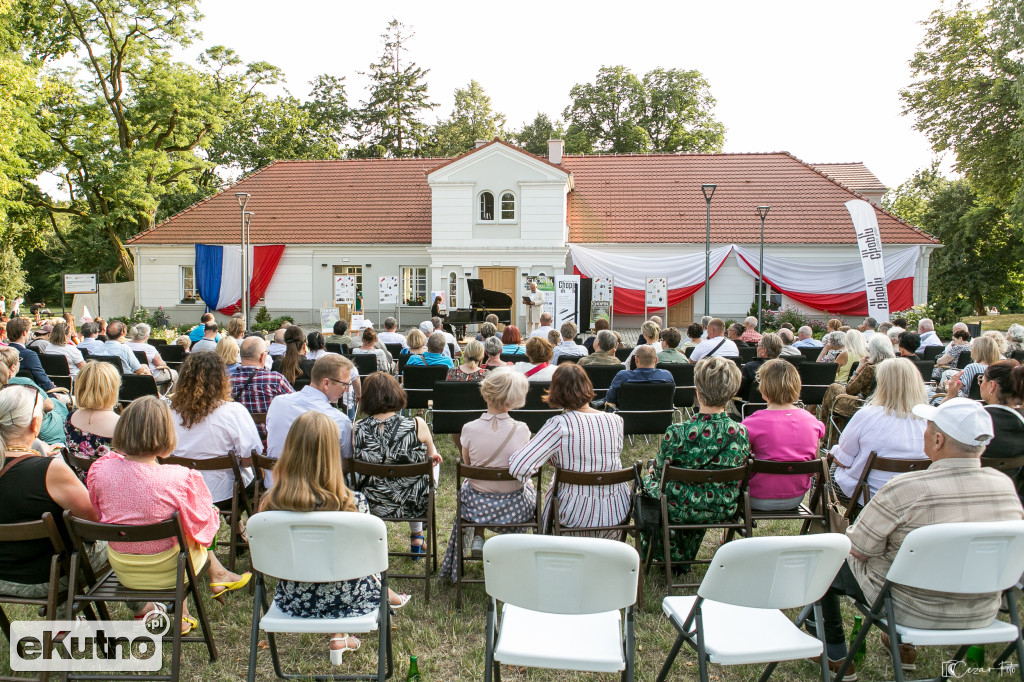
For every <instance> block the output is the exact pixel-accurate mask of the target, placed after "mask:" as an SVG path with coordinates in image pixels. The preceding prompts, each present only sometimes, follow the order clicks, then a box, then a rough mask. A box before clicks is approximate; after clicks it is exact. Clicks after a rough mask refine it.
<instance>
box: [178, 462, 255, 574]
mask: <svg viewBox="0 0 1024 682" xmlns="http://www.w3.org/2000/svg"><path fill="white" fill-rule="evenodd" d="M252 454H255V451H253V453H252ZM160 463H161V464H177V465H178V466H183V467H185V468H186V469H193V470H195V471H199V472H203V471H210V472H213V471H230V472H231V474H232V476H233V477H234V484H233V485H232V487H231V510H230V511H224V510H223V509H220V515H221V516H222V517H223V518H224V522H225V523H226V524H228V529H229V531H230V537H231V542H230V544H229V545H228V570H229V571H234V570H235V556H236V554H237V552H238V546H239V533H238V530H237V528H236V526H238V525H239V524H240V523H241V520H242V512H243V511H244V512H245V515H246V516H247V517H248V518H252V515H253V510H252V509H253V506H252V500H250V499H249V493H248V492H246V490H245V482H244V479H243V478H242V469H241V466H240V465H239V463H238V458H237V457H235V451H234V450H231V451H229V452H228V454H226V455H221V456H220V457H209V458H207V459H192V458H189V457H164V458H163V459H161V460H160ZM242 544H244V543H242Z"/></svg>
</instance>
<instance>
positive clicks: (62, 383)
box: [39, 353, 73, 391]
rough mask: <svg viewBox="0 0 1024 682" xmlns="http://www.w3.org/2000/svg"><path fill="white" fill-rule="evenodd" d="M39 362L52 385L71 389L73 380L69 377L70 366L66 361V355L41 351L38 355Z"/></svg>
mask: <svg viewBox="0 0 1024 682" xmlns="http://www.w3.org/2000/svg"><path fill="white" fill-rule="evenodd" d="M39 362H40V363H41V364H42V366H43V371H44V372H46V376H48V377H50V381H52V382H53V385H54V386H59V387H60V388H66V389H68V390H69V391H70V390H71V386H72V383H73V381H72V379H71V366H70V364H69V363H68V356H66V355H61V354H60V353H41V354H40V355H39Z"/></svg>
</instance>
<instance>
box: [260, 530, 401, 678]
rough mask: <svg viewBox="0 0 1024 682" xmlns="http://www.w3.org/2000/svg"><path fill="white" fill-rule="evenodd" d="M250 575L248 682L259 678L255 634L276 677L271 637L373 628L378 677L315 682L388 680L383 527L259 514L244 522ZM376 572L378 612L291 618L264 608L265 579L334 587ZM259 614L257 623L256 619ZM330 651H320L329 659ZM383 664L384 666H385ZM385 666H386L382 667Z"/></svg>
mask: <svg viewBox="0 0 1024 682" xmlns="http://www.w3.org/2000/svg"><path fill="white" fill-rule="evenodd" d="M246 530H247V532H248V534H249V551H250V554H251V556H252V569H253V572H254V573H255V574H256V576H255V581H254V582H255V591H254V596H253V609H252V631H251V634H250V643H249V676H248V679H249V682H252V681H253V680H254V679H255V678H256V650H257V645H258V644H259V631H260V630H263V631H265V632H266V633H267V639H268V640H269V642H270V656H271V659H272V660H273V662H274V672H275V673H277V676H278V677H305V676H299V675H285V673H283V672H282V670H281V661H280V658H279V657H278V652H277V642H276V641H275V634H276V633H279V632H316V633H335V632H350V633H353V634H358V633H367V632H373V631H374V630H377V631H378V633H379V640H380V641H379V648H378V652H377V673H376V674H375V675H322V676H321V675H318V676H316V679H334V680H342V679H344V680H378V681H379V682H383V681H384V680H385V679H387V678H388V677H390V676H391V671H392V668H393V664H392V652H391V616H390V609H389V608H388V574H387V569H388V536H387V527H386V526H385V525H384V522H383V521H381V520H380V519H378V518H377V517H375V516H371V515H369V514H359V513H357V512H309V513H299V512H282V511H272V512H260V513H259V514H255V515H254V516H253V517H252V518H251V519H249V523H248V524H246ZM375 573H380V583H381V584H380V597H381V601H380V604H379V605H378V607H377V608H376V609H375V610H374V611H373V612H371V613H368V614H366V615H363V616H354V617H348V618H296V617H294V616H290V615H288V614H286V613H285V612H284V611H282V610H281V609H279V608H278V607H277V604H269V605H268V603H267V596H266V586H265V585H264V578H263V576H264V575H270V576H273V577H275V578H279V579H283V580H294V581H298V582H317V583H320V582H339V581H342V580H352V579H355V578H363V577H366V576H368V575H372V574H375ZM261 616H262V617H261ZM326 653H327V648H326V646H325V647H324V654H325V656H326ZM385 659H386V661H385ZM385 662H386V666H385Z"/></svg>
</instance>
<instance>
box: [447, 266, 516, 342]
mask: <svg viewBox="0 0 1024 682" xmlns="http://www.w3.org/2000/svg"><path fill="white" fill-rule="evenodd" d="M466 286H467V287H468V288H469V305H470V307H469V308H456V309H455V310H450V311H448V315H446V316H445V318H444V324H445V325H451V327H452V328H453V329H454V330H455V331H454V332H452V333H453V334H455V336H456V337H458V338H460V339H461V338H465V336H466V326H467V325H470V324H483V322H484V321H485V320H486V319H487V316H488V315H497V316H498V322H502V323H504V324H512V297H511V296H509V295H508V294H503V293H501V292H500V291H492V290H491V289H484V281H483V280H482V279H467V280H466Z"/></svg>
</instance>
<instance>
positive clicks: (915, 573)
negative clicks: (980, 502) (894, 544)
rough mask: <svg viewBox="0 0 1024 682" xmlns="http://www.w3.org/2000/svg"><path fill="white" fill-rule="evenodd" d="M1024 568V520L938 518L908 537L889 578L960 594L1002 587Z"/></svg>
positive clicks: (1010, 584) (1016, 579)
mask: <svg viewBox="0 0 1024 682" xmlns="http://www.w3.org/2000/svg"><path fill="white" fill-rule="evenodd" d="M1021 573H1024V521H974V522H961V523H938V524H934V525H931V526H922V527H921V528H916V529H914V530H912V531H910V533H909V534H908V535H907V537H906V538H904V539H903V544H901V545H900V549H899V552H898V553H897V554H896V559H895V560H893V562H892V566H891V567H890V568H889V573H888V574H887V575H886V578H887V579H888V580H891V581H892V582H894V583H897V584H900V585H906V586H907V587H915V588H918V589H922V590H934V591H937V592H952V593H954V594H982V593H985V592H1001V591H1003V590H1006V589H1009V588H1011V587H1013V586H1014V585H1015V584H1016V583H1017V581H1018V580H1020V576H1021Z"/></svg>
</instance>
